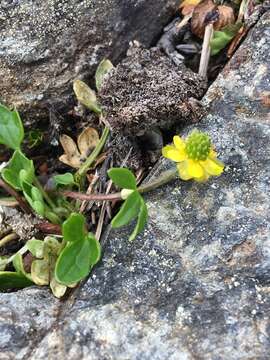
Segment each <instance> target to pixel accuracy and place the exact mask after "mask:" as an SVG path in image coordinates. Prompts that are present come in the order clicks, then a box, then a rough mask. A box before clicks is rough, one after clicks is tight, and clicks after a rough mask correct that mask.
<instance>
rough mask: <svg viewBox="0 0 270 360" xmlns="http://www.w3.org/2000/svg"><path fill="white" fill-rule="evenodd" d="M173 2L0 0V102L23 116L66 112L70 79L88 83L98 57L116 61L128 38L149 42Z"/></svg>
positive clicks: (170, 12) (171, 11) (172, 10)
mask: <svg viewBox="0 0 270 360" xmlns="http://www.w3.org/2000/svg"><path fill="white" fill-rule="evenodd" d="M178 3H179V1H178V0H129V1H128V2H126V1H120V0H84V1H81V0H62V1H55V0H37V1H34V2H33V1H30V0H23V1H7V0H3V1H1V5H0V78H1V84H0V94H1V95H0V100H1V101H3V102H5V103H7V104H9V105H11V106H16V107H17V108H18V109H19V110H20V111H23V112H26V113H27V115H28V118H30V117H31V116H33V117H35V118H37V117H38V116H44V115H47V112H48V108H51V107H54V108H56V109H58V110H60V109H62V108H65V109H66V108H67V104H68V103H70V101H71V94H72V81H73V80H74V79H75V78H78V77H79V78H84V79H89V78H90V77H91V76H92V75H93V72H94V71H95V69H96V66H97V64H98V63H99V62H100V61H101V60H102V59H103V58H104V57H108V58H110V59H111V60H112V61H113V62H117V61H119V59H120V58H121V57H123V55H124V54H125V52H126V50H127V48H128V43H129V41H131V40H135V39H136V40H139V41H141V42H143V43H144V44H145V45H146V46H149V45H150V44H152V42H153V41H155V39H156V37H158V35H159V34H160V33H161V31H162V28H163V26H164V25H165V24H166V23H167V22H168V21H169V20H170V18H171V17H172V15H173V14H174V13H175V12H176V9H177V5H178ZM146 19H147V20H146ZM148 20H151V21H148Z"/></svg>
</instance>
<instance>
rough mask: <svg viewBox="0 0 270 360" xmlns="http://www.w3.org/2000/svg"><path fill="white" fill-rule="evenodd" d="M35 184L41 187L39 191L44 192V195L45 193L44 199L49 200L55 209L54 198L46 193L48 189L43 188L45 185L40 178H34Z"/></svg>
mask: <svg viewBox="0 0 270 360" xmlns="http://www.w3.org/2000/svg"><path fill="white" fill-rule="evenodd" d="M34 184H35V185H36V187H37V188H38V189H39V191H40V192H41V193H42V195H43V197H44V199H45V200H46V201H47V203H48V205H50V207H51V208H52V210H54V208H55V207H56V205H55V204H54V202H53V201H52V199H51V198H50V197H49V195H48V194H47V193H46V191H45V190H44V189H43V186H42V185H41V183H40V182H39V180H38V179H37V178H35V179H34Z"/></svg>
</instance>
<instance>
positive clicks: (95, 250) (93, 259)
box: [87, 233, 101, 266]
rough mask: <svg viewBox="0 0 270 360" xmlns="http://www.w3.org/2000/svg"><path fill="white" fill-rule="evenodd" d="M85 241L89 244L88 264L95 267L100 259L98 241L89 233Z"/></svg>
mask: <svg viewBox="0 0 270 360" xmlns="http://www.w3.org/2000/svg"><path fill="white" fill-rule="evenodd" d="M87 240H88V241H89V244H90V264H91V265H92V266H93V265H95V264H96V263H97V262H98V261H99V259H100V257H101V247H100V243H99V241H97V239H96V238H95V236H94V235H93V234H91V233H89V234H88V235H87Z"/></svg>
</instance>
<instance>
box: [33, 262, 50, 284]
mask: <svg viewBox="0 0 270 360" xmlns="http://www.w3.org/2000/svg"><path fill="white" fill-rule="evenodd" d="M31 277H32V279H33V281H34V283H35V284H36V285H41V286H42V285H49V283H50V263H49V261H48V259H42V260H34V261H33V262H32V265H31Z"/></svg>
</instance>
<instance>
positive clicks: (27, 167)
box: [2, 150, 35, 190]
mask: <svg viewBox="0 0 270 360" xmlns="http://www.w3.org/2000/svg"><path fill="white" fill-rule="evenodd" d="M2 177H3V179H4V180H5V181H6V182H7V183H8V184H9V185H10V186H12V187H13V188H14V189H16V190H22V182H23V181H26V182H28V183H30V184H31V183H32V182H33V180H34V177H35V169H34V164H33V161H32V160H29V159H28V158H27V157H26V156H25V155H24V154H23V153H21V152H20V151H19V150H16V151H15V152H14V154H13V156H12V158H11V159H10V161H9V163H8V165H7V167H5V168H4V169H3V170H2Z"/></svg>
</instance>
